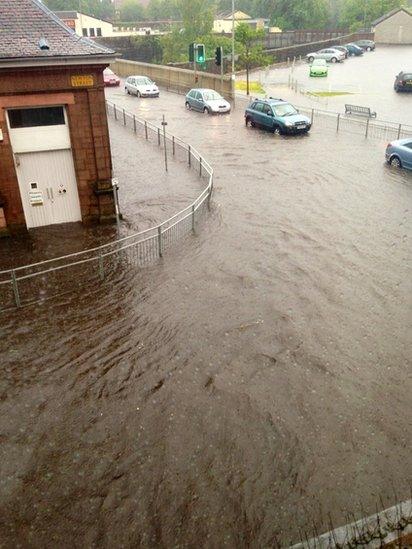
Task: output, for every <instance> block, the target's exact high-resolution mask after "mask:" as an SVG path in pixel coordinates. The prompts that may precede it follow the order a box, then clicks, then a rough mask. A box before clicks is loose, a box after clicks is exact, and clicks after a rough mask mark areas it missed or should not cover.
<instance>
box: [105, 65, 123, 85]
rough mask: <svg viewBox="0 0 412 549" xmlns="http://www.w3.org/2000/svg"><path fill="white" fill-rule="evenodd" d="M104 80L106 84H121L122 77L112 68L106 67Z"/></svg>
mask: <svg viewBox="0 0 412 549" xmlns="http://www.w3.org/2000/svg"><path fill="white" fill-rule="evenodd" d="M103 81H104V85H105V86H119V85H120V78H119V77H118V76H116V75H115V74H114V72H113V71H112V69H109V67H107V68H105V69H104V71H103Z"/></svg>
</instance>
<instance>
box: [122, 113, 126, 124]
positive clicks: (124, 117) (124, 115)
mask: <svg viewBox="0 0 412 549" xmlns="http://www.w3.org/2000/svg"><path fill="white" fill-rule="evenodd" d="M123 126H126V111H125V110H124V109H123Z"/></svg>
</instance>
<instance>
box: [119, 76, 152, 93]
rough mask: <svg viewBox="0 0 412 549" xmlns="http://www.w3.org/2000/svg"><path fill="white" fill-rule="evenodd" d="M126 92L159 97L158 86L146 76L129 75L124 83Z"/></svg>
mask: <svg viewBox="0 0 412 549" xmlns="http://www.w3.org/2000/svg"><path fill="white" fill-rule="evenodd" d="M124 89H125V91H126V93H129V94H131V95H137V97H159V88H158V87H157V86H156V82H152V80H150V78H148V77H147V76H129V77H128V78H126V82H125V84H124Z"/></svg>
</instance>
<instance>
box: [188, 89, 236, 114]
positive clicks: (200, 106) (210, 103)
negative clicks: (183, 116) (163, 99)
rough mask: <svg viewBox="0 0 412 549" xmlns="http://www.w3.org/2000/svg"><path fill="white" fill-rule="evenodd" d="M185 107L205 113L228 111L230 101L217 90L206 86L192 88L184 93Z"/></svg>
mask: <svg viewBox="0 0 412 549" xmlns="http://www.w3.org/2000/svg"><path fill="white" fill-rule="evenodd" d="M185 105H186V108H187V109H194V110H196V111H201V112H204V113H206V114H216V113H226V112H230V103H229V102H228V101H226V99H224V98H223V97H222V96H221V95H220V94H219V93H217V91H215V90H209V89H206V88H193V89H192V90H190V92H189V93H188V94H187V95H186V102H185Z"/></svg>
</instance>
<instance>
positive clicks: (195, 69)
mask: <svg viewBox="0 0 412 549" xmlns="http://www.w3.org/2000/svg"><path fill="white" fill-rule="evenodd" d="M196 59H197V44H195V45H194V57H193V73H194V75H195V84H196V83H197V66H196Z"/></svg>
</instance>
